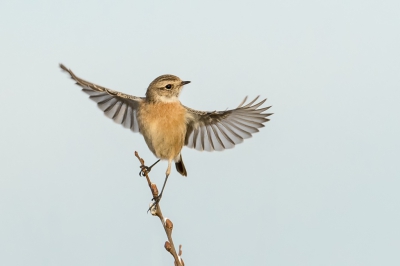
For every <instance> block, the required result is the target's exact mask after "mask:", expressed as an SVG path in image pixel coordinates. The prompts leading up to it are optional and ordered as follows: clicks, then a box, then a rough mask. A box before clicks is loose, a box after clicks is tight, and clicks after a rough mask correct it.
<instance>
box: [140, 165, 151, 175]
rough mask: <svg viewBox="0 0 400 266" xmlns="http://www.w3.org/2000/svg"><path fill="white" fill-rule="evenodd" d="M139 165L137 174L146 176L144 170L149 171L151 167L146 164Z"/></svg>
mask: <svg viewBox="0 0 400 266" xmlns="http://www.w3.org/2000/svg"><path fill="white" fill-rule="evenodd" d="M139 167H140V172H139V176H146V175H145V173H144V171H146V172H147V173H150V171H151V167H148V166H146V165H143V166H139Z"/></svg>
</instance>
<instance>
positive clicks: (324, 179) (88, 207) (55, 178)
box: [0, 0, 400, 266]
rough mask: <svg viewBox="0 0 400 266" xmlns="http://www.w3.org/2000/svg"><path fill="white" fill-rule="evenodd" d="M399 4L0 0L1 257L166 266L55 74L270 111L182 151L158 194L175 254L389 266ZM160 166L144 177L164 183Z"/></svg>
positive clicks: (112, 144) (83, 106)
mask: <svg viewBox="0 0 400 266" xmlns="http://www.w3.org/2000/svg"><path fill="white" fill-rule="evenodd" d="M399 12H400V2H399V1H310V0H305V1H279V2H277V1H274V2H271V1H229V2H228V1H225V2H222V1H196V2H195V1H191V2H189V1H151V2H150V1H148V2H145V1H119V2H115V1H101V2H100V1H64V2H61V1H2V2H1V3H0V23H1V27H0V40H1V46H0V47H1V49H0V58H1V60H0V73H1V74H0V76H1V81H2V86H1V89H0V90H1V95H2V100H3V103H2V112H1V113H0V119H1V122H2V127H1V131H0V132H1V138H0V147H1V152H0V156H1V157H0V159H1V167H0V265H12V266H14V265H60V266H62V265H100V266H103V265H104V266H105V265H173V262H172V257H171V256H170V255H169V254H168V253H167V252H166V251H165V250H164V248H163V245H164V241H165V240H166V237H165V234H164V232H163V229H162V227H161V225H160V222H159V220H158V219H157V218H155V217H152V216H151V215H148V214H146V210H147V207H148V204H149V202H150V198H151V195H150V193H149V191H148V188H147V184H146V182H145V180H144V179H143V178H140V177H139V176H138V171H139V167H138V166H139V164H138V161H137V159H136V158H135V157H134V151H135V150H137V151H139V153H140V155H141V156H142V157H144V158H145V160H146V161H147V162H148V163H151V162H153V161H154V160H155V157H154V156H153V155H152V154H151V152H150V151H149V150H148V149H147V147H146V145H145V143H144V140H143V138H142V137H141V136H140V135H139V134H133V133H132V132H130V131H129V130H126V129H124V128H122V127H121V126H119V125H116V124H115V123H113V122H112V121H110V120H109V119H107V118H105V117H104V115H103V114H102V113H101V111H99V110H98V109H97V108H96V106H95V104H94V103H93V102H92V101H90V100H89V99H87V95H85V94H84V93H82V92H80V89H79V88H78V87H77V86H75V85H74V84H73V82H72V80H70V79H69V78H68V77H67V75H65V74H64V73H62V72H61V71H60V69H59V67H58V64H59V63H64V64H65V65H66V66H67V67H69V68H71V69H72V70H74V71H75V72H76V74H77V75H79V76H80V77H82V78H85V79H87V80H89V81H92V82H95V83H98V84H101V85H103V86H107V87H109V88H112V89H114V90H119V91H123V92H125V93H129V94H132V95H137V96H143V95H144V93H145V90H146V88H147V85H148V84H149V83H150V82H151V81H152V80H153V79H154V78H155V77H157V76H158V75H161V74H166V73H170V74H175V75H178V76H179V77H181V78H182V79H184V80H191V81H192V83H191V84H190V85H187V86H186V87H185V89H184V91H183V93H182V95H181V101H182V103H183V104H185V105H187V106H190V107H192V108H196V109H200V110H210V111H212V110H216V109H217V110H224V109H226V108H228V107H229V108H232V107H236V106H237V105H238V104H239V103H240V102H241V100H242V99H243V97H244V96H246V95H249V96H250V97H254V96H256V95H261V96H262V97H267V98H268V101H267V104H268V105H273V107H272V108H271V110H272V112H274V113H275V114H274V115H273V116H272V117H271V121H270V122H268V123H267V124H266V127H265V128H263V129H262V130H261V132H260V133H257V134H256V135H254V137H253V138H251V139H248V140H246V141H245V142H244V143H243V144H240V145H238V146H237V147H235V148H234V149H232V150H227V151H224V152H213V153H206V152H203V153H201V152H198V151H196V150H190V149H187V148H184V150H183V152H182V153H183V157H184V161H185V164H186V167H187V170H188V177H187V178H183V177H181V176H180V175H179V174H178V173H177V172H176V171H173V172H172V175H171V177H170V179H169V183H168V185H167V189H166V192H165V194H164V197H163V200H162V207H163V212H164V214H165V215H166V216H167V217H169V218H170V219H171V220H172V221H173V222H174V225H175V229H174V240H175V242H176V244H182V245H183V258H184V260H185V262H186V265H296V266H297V265H307V266H309V265H315V266H319V265H341V266H343V265H351V266H354V265H363V266H364V265H400V255H399V248H400V229H399V224H400V211H399V204H400V195H399V189H400V180H399V178H400V164H399V156H400V152H399V151H400V141H399V136H400V123H399V122H400V119H399V113H400V108H399V100H400V92H399V82H400V78H399V77H400V75H399V72H400V52H399V47H400V31H399V28H400V17H399ZM166 166H167V164H166V163H165V162H164V163H162V164H160V165H158V166H157V167H156V168H155V169H154V170H153V172H152V175H151V176H152V179H153V180H154V181H156V182H157V183H158V184H159V186H160V185H161V183H162V181H163V178H164V172H165V169H166Z"/></svg>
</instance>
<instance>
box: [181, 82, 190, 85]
mask: <svg viewBox="0 0 400 266" xmlns="http://www.w3.org/2000/svg"><path fill="white" fill-rule="evenodd" d="M189 83H190V81H182V82H181V85H182V86H183V85H186V84H189Z"/></svg>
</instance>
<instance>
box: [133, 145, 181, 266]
mask: <svg viewBox="0 0 400 266" xmlns="http://www.w3.org/2000/svg"><path fill="white" fill-rule="evenodd" d="M135 156H136V158H138V160H139V162H140V164H141V165H140V167H141V169H142V171H143V174H144V176H145V177H146V180H147V183H148V185H149V188H150V190H151V194H152V195H153V198H155V197H157V196H158V189H157V186H156V184H154V183H152V182H151V180H150V178H149V175H148V172H147V170H146V167H145V164H144V160H143V159H142V158H140V157H139V154H138V152H137V151H135ZM150 212H151V214H152V215H153V216H158V218H160V221H161V224H162V225H163V227H164V230H165V233H166V234H167V238H168V241H165V244H164V247H165V249H166V250H167V251H168V252H169V253H170V254H171V255H172V256H173V257H174V259H175V266H185V263H184V262H183V259H182V258H181V255H182V249H181V248H182V245H179V255H178V254H177V253H176V250H175V246H174V241H173V240H172V229H173V226H174V225H173V223H172V222H171V220H170V219H168V218H164V216H163V214H162V212H161V207H160V205H159V204H156V205H155V206H153V207H152V208H151V209H150Z"/></svg>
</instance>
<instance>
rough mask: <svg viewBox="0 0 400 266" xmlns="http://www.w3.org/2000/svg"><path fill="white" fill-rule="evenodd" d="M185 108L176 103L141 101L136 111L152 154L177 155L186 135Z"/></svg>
mask: <svg viewBox="0 0 400 266" xmlns="http://www.w3.org/2000/svg"><path fill="white" fill-rule="evenodd" d="M185 115H186V109H185V108H184V107H182V105H181V104H180V103H179V102H176V103H142V104H141V106H140V108H139V112H138V122H139V128H140V132H141V133H142V134H143V137H144V139H145V141H146V143H147V146H149V149H150V150H151V151H152V152H153V153H154V155H155V156H156V157H158V158H161V159H173V158H175V157H177V156H178V155H179V153H180V151H181V149H182V147H183V144H184V141H185V135H186V119H185Z"/></svg>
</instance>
